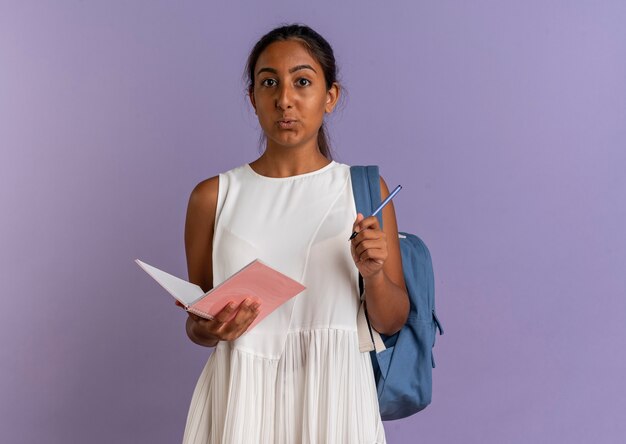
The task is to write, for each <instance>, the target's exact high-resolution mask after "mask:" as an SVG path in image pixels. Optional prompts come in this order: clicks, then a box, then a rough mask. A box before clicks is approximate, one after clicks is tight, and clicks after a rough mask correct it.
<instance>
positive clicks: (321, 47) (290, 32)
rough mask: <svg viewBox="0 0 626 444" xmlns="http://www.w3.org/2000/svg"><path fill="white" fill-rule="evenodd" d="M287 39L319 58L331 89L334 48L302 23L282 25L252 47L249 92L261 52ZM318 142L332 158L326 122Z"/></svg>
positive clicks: (247, 72)
mask: <svg viewBox="0 0 626 444" xmlns="http://www.w3.org/2000/svg"><path fill="white" fill-rule="evenodd" d="M286 40H297V41H299V42H300V43H302V45H303V46H304V47H305V49H306V50H307V51H308V52H309V54H311V57H313V58H315V59H316V60H317V62H318V63H319V64H320V66H321V67H322V71H323V72H324V80H325V82H326V90H327V91H328V90H329V89H330V87H331V86H332V85H333V83H338V81H337V65H336V62H335V54H334V53H333V48H332V47H331V46H330V44H329V43H328V42H327V41H326V39H324V37H322V36H321V35H319V34H318V33H317V32H315V31H314V30H313V29H311V28H310V27H308V26H306V25H301V24H291V25H284V26H280V27H278V28H275V29H273V30H271V31H270V32H268V33H267V34H265V35H264V36H263V37H261V39H260V40H259V41H258V42H257V43H256V45H254V47H253V48H252V51H251V52H250V55H249V56H248V61H247V63H246V74H245V76H246V79H247V82H248V86H247V88H248V92H249V93H252V92H253V91H254V80H255V79H254V68H255V66H256V62H257V60H258V59H259V56H260V55H261V53H262V52H263V51H264V50H265V48H267V47H268V46H269V45H271V44H272V43H274V42H281V41H286ZM317 144H318V146H319V149H320V152H321V153H322V154H323V155H324V156H325V157H326V158H327V159H329V160H332V155H331V152H330V142H329V140H328V135H327V133H326V124H325V123H324V122H322V126H321V127H320V129H319V132H318V135H317Z"/></svg>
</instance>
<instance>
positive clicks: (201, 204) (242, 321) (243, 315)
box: [185, 176, 259, 347]
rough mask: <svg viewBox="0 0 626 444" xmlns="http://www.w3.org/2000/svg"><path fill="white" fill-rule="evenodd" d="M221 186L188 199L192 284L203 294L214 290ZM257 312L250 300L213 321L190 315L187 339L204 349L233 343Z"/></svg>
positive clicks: (203, 188) (204, 186) (209, 185)
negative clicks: (217, 211)
mask: <svg viewBox="0 0 626 444" xmlns="http://www.w3.org/2000/svg"><path fill="white" fill-rule="evenodd" d="M218 186H219V177H218V176H216V177H211V178H210V179H207V180H205V181H203V182H200V183H199V184H198V185H196V187H195V188H194V189H193V191H192V192H191V196H190V197H189V204H188V206H187V218H186V221H185V252H186V255H187V271H188V273H189V282H192V283H194V284H197V285H198V286H199V287H200V288H202V290H203V291H204V292H207V291H208V290H210V289H211V288H213V234H214V233H213V229H214V226H215V213H216V209H217V196H218ZM258 309H259V303H258V302H254V301H252V300H250V299H247V300H244V301H243V302H242V303H241V304H240V305H235V304H233V303H230V304H227V305H226V306H225V307H224V308H223V309H222V310H221V311H220V312H219V313H218V314H217V315H216V316H215V318H214V319H204V318H201V317H199V316H196V315H194V314H192V313H188V315H189V317H188V318H187V323H186V325H185V329H186V331H187V336H189V339H191V340H192V341H193V342H194V343H196V344H198V345H203V346H205V347H214V346H215V345H217V343H218V342H219V341H232V340H234V339H237V338H238V337H239V336H241V335H242V334H243V333H245V331H246V330H247V329H248V327H249V326H250V324H251V323H252V321H254V319H255V318H256V317H257V315H258V313H259V311H258ZM233 316H234V317H233Z"/></svg>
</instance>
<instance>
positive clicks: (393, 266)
mask: <svg viewBox="0 0 626 444" xmlns="http://www.w3.org/2000/svg"><path fill="white" fill-rule="evenodd" d="M380 191H381V198H382V199H385V198H386V197H387V196H388V195H389V189H388V188H387V184H386V183H385V181H384V179H383V178H382V176H381V177H380ZM382 217H383V230H381V229H380V224H379V223H378V219H377V218H376V217H368V218H366V219H363V218H362V216H358V217H357V221H356V223H355V230H356V231H357V232H359V234H358V235H357V236H356V237H355V238H354V239H353V240H352V248H353V252H354V253H353V257H354V258H355V263H356V265H357V267H358V268H359V272H360V273H361V275H362V276H363V285H364V299H365V305H366V307H367V314H368V316H369V320H370V323H371V324H372V327H373V328H374V329H375V330H376V331H378V332H379V333H383V334H386V335H391V334H394V333H396V332H397V331H398V330H400V329H401V328H402V326H403V325H404V324H405V322H406V319H407V317H408V315H409V297H408V293H407V291H406V285H405V283H404V275H403V273H402V257H401V255H400V242H399V240H398V227H397V223H396V215H395V210H394V207H393V202H390V203H389V204H387V206H385V208H383V210H382Z"/></svg>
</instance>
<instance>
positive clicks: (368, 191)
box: [350, 165, 386, 353]
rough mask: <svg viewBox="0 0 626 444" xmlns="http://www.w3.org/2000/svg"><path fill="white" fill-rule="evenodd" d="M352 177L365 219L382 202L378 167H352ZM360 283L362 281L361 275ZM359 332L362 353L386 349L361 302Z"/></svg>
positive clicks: (353, 187)
mask: <svg viewBox="0 0 626 444" xmlns="http://www.w3.org/2000/svg"><path fill="white" fill-rule="evenodd" d="M350 176H351V180H352V194H353V195H354V202H355V204H356V210H357V212H358V213H361V214H363V216H364V217H367V216H369V215H370V214H372V212H373V211H374V208H376V207H377V206H378V205H379V204H380V202H381V199H380V177H379V172H378V166H375V165H370V166H351V167H350ZM376 217H378V223H379V224H380V227H381V229H382V226H383V219H382V214H381V213H379V214H377V215H376ZM359 281H361V276H360V275H359ZM357 331H358V334H359V350H360V351H361V352H367V351H372V350H376V353H380V352H381V351H383V350H385V349H386V347H385V343H384V342H383V340H382V338H381V337H380V334H379V333H378V332H377V331H376V330H374V329H373V328H372V326H371V325H370V323H369V319H368V318H367V314H366V312H365V306H364V304H363V301H361V306H360V307H359V313H358V315H357Z"/></svg>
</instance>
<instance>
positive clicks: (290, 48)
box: [254, 40, 322, 73]
mask: <svg viewBox="0 0 626 444" xmlns="http://www.w3.org/2000/svg"><path fill="white" fill-rule="evenodd" d="M297 65H311V66H312V67H313V68H315V70H316V71H317V72H318V73H321V71H322V67H321V66H320V64H319V63H318V62H317V60H316V59H315V57H313V56H311V54H309V52H308V51H307V50H306V48H305V47H304V45H303V44H302V43H300V42H298V41H297V40H286V41H280V42H274V43H272V44H270V45H269V46H268V47H267V48H265V49H264V50H263V52H262V53H261V55H260V56H259V58H258V60H257V62H256V66H255V68H254V69H255V73H256V72H257V71H258V70H259V69H261V68H274V69H276V70H285V71H287V70H288V69H289V68H291V67H294V66H297ZM309 72H310V71H309Z"/></svg>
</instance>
